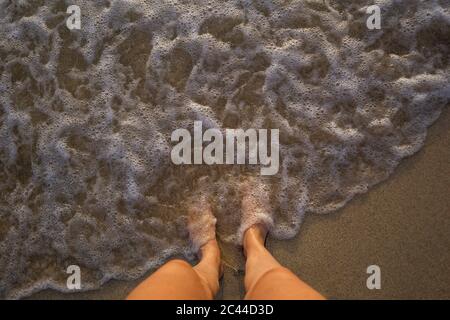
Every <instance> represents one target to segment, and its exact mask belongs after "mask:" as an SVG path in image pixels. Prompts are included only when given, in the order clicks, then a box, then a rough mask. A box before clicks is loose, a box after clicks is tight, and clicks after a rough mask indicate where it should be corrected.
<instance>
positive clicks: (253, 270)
mask: <svg viewBox="0 0 450 320" xmlns="http://www.w3.org/2000/svg"><path fill="white" fill-rule="evenodd" d="M241 192H242V193H243V198H242V220H241V232H242V233H243V236H242V237H243V246H244V254H245V255H246V257H247V261H246V264H245V279H244V281H245V289H246V292H247V294H246V296H245V298H246V299H255V300H256V299H258V300H264V299H267V300H275V299H301V300H303V299H324V298H323V296H322V295H321V294H320V293H318V292H317V291H315V290H314V289H312V288H311V287H310V286H308V285H307V284H306V283H304V282H303V281H302V280H300V279H299V278H298V277H297V276H296V275H295V274H293V273H292V272H291V271H290V270H288V269H286V268H284V267H283V266H282V265H281V264H279V263H278V261H277V260H275V258H274V257H273V256H272V255H271V254H270V252H269V251H268V250H267V249H266V248H265V246H264V241H265V239H266V235H267V232H268V230H269V229H270V228H271V227H272V225H273V220H272V215H271V212H272V208H271V206H270V194H269V187H268V186H267V185H264V183H263V181H257V180H256V179H255V178H247V179H246V180H245V181H244V183H242V184H241Z"/></svg>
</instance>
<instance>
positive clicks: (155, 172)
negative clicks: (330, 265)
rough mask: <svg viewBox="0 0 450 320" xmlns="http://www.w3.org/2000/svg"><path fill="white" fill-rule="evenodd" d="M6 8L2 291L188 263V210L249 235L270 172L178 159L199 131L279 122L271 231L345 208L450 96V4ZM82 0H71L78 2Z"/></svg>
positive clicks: (231, 232) (388, 169) (382, 175)
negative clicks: (196, 207) (250, 195)
mask: <svg viewBox="0 0 450 320" xmlns="http://www.w3.org/2000/svg"><path fill="white" fill-rule="evenodd" d="M372 3H373V1H362V0H361V1H332V0H331V1H326V2H323V1H312V0H311V1H306V0H304V1H288V0H285V1H281V0H279V1H276V0H261V1H254V0H253V1H251V0H241V1H218V0H215V1H213V0H210V1H199V0H197V1H161V0H160V1H131V0H128V1H77V4H78V5H79V6H80V7H81V11H82V28H81V30H79V31H76V30H73V31H70V30H69V29H68V28H67V27H66V24H65V18H66V16H67V15H66V13H65V12H66V8H67V7H68V5H69V3H67V4H66V3H65V1H62V0H60V1H44V0H20V1H7V0H3V1H0V78H1V81H0V296H1V297H8V298H18V297H22V296H26V295H29V294H31V293H32V292H34V291H37V290H40V289H43V288H48V287H51V288H56V289H58V290H63V291H64V290H67V289H66V277H67V274H66V273H65V270H66V268H67V266H68V265H71V264H77V265H79V266H80V267H81V270H82V281H83V282H82V285H83V289H94V288H98V287H99V286H100V285H101V284H102V283H104V282H105V281H107V280H108V279H111V278H117V279H131V278H136V277H139V276H140V275H142V274H143V273H144V272H145V271H146V270H148V269H149V268H151V267H153V266H156V265H158V264H160V263H162V262H163V261H164V260H165V259H166V258H167V257H169V256H171V255H174V254H183V255H185V256H186V257H188V258H191V257H192V252H191V249H190V246H189V241H188V233H187V230H186V220H187V219H186V199H187V198H189V197H191V196H192V195H195V194H197V193H198V192H205V193H208V194H209V195H210V197H211V201H212V203H213V209H214V213H215V215H216V217H217V221H218V234H219V237H220V239H221V240H222V241H228V242H234V241H236V239H237V238H238V236H239V235H238V230H239V225H240V217H241V214H240V205H239V201H240V200H239V199H240V197H239V191H238V187H237V186H238V184H239V181H240V180H242V179H243V178H242V177H244V176H245V175H256V176H259V167H257V166H230V165H229V166H226V165H218V166H206V165H200V166H199V165H196V166H174V165H172V164H171V160H170V149H171V147H172V145H173V144H172V143H171V141H170V135H171V133H172V131H173V130H175V129H178V128H192V125H193V122H194V121H196V120H201V121H203V126H204V127H205V128H208V127H211V128H212V127H217V128H277V129H280V143H281V149H280V154H281V158H280V159H281V164H280V172H279V173H278V174H277V175H275V176H272V177H264V178H259V179H264V180H265V183H267V184H268V185H269V186H270V188H271V200H272V204H273V210H274V212H275V215H274V218H275V228H274V230H273V235H274V236H275V237H278V238H289V237H292V236H293V235H295V234H296V233H297V232H298V230H299V227H300V224H301V220H302V218H303V216H304V215H305V213H309V214H320V213H328V212H332V211H334V210H336V209H338V208H340V207H342V206H343V205H344V204H345V203H346V202H347V201H348V200H350V199H351V198H352V197H353V196H354V195H356V194H358V193H364V192H366V191H367V190H368V189H369V188H370V187H371V186H373V185H374V184H376V183H378V182H380V181H382V180H384V179H386V178H387V177H388V176H389V175H390V174H391V173H392V172H393V170H394V169H395V167H396V166H397V165H398V163H399V161H400V160H401V159H402V158H404V157H406V156H409V155H412V154H413V153H415V152H416V151H418V150H419V149H420V147H421V146H422V145H423V142H424V139H425V136H426V130H427V127H428V126H429V125H430V124H432V123H433V122H434V121H435V120H436V119H437V118H438V117H439V115H440V112H441V110H442V108H444V107H445V106H446V105H448V103H449V100H450V84H449V83H450V81H449V79H450V70H449V59H450V12H449V7H450V1H448V0H440V1H439V0H436V1H418V0H404V1H389V0H385V1H375V3H376V4H378V5H380V7H381V8H382V29H381V30H373V31H370V30H368V29H367V28H366V19H367V17H368V15H367V14H365V9H364V8H365V7H366V6H367V5H369V4H372ZM70 4H72V3H70Z"/></svg>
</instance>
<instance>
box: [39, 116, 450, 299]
mask: <svg viewBox="0 0 450 320" xmlns="http://www.w3.org/2000/svg"><path fill="white" fill-rule="evenodd" d="M449 159H450V112H449V110H448V108H447V109H445V110H444V113H443V114H442V116H441V117H440V118H439V120H438V121H437V122H436V123H435V125H434V126H433V127H432V128H431V129H430V130H429V135H428V138H427V142H426V144H425V146H424V147H423V149H422V150H420V152H418V153H417V154H416V155H414V156H412V157H410V158H408V159H406V160H404V161H403V162H402V163H401V164H400V166H399V167H398V168H397V170H396V171H395V173H394V174H393V176H391V177H390V178H389V179H388V180H387V181H385V182H384V183H381V184H379V185H378V186H376V187H375V188H373V189H372V190H371V191H369V192H368V193H367V194H364V195H361V196H358V197H356V198H355V199H354V200H353V201H351V202H350V203H349V204H348V205H347V206H346V207H344V208H343V209H341V210H339V211H338V212H335V213H332V214H329V215H323V216H318V215H315V216H307V217H306V218H305V221H304V223H303V225H302V227H301V230H300V233H299V235H298V236H297V237H296V238H294V239H292V240H288V241H275V240H273V239H270V238H269V239H268V243H267V245H268V247H269V249H270V251H271V252H273V254H274V256H275V257H276V258H277V259H278V260H279V261H280V262H281V263H282V264H284V265H285V266H287V267H288V268H290V269H292V270H293V271H294V272H295V273H297V274H298V275H299V276H300V277H301V278H302V279H304V280H305V281H306V282H308V283H309V284H311V285H312V286H313V287H315V288H316V289H317V290H319V291H320V292H321V293H323V294H324V295H325V296H326V297H328V298H330V299H431V298H435V299H450V272H449V266H450V250H449V248H450V196H449V187H450V165H449ZM223 252H224V258H225V261H226V267H225V274H224V278H223V280H222V289H221V292H220V293H219V296H218V299H240V298H242V297H243V296H244V294H245V292H244V288H243V285H242V283H243V258H242V255H241V252H240V251H239V250H237V249H236V248H234V247H224V248H223ZM373 264H375V265H378V266H380V268H381V289H380V290H369V289H367V287H366V279H367V277H368V274H367V273H366V269H367V267H368V266H369V265H373ZM148 274H150V272H149V273H148ZM140 280H142V279H139V280H136V281H111V282H109V283H107V284H105V285H104V286H103V288H102V289H100V290H97V291H91V292H82V293H74V294H64V293H58V292H55V291H50V290H46V291H43V292H40V293H38V294H35V295H33V296H32V297H30V298H32V299H122V298H124V297H125V296H126V295H127V293H128V292H129V291H130V290H131V289H132V288H133V287H134V286H135V285H136V284H137V283H138V282H139V281H140Z"/></svg>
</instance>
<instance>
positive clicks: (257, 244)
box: [243, 224, 267, 256]
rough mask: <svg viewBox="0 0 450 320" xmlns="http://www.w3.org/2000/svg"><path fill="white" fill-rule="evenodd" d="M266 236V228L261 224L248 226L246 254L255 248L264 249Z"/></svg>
mask: <svg viewBox="0 0 450 320" xmlns="http://www.w3.org/2000/svg"><path fill="white" fill-rule="evenodd" d="M266 236H267V231H266V228H265V227H264V226H262V225H260V224H257V225H254V226H252V227H250V228H248V229H247V230H246V231H245V233H244V241H243V247H244V254H245V255H246V256H247V253H248V252H249V251H252V250H253V249H264V248H265V245H264V244H265V241H266Z"/></svg>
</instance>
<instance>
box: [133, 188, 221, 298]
mask: <svg viewBox="0 0 450 320" xmlns="http://www.w3.org/2000/svg"><path fill="white" fill-rule="evenodd" d="M197 198H198V199H196V200H195V201H192V202H191V203H190V204H189V210H188V211H189V212H188V215H189V219H188V229H189V235H190V238H191V243H192V247H193V249H194V250H195V251H196V252H199V256H200V262H199V263H198V264H197V265H196V266H194V267H191V265H189V263H187V262H186V261H182V260H172V261H170V262H168V263H166V264H165V265H163V266H162V267H161V268H160V269H158V270H157V271H156V272H155V273H153V274H152V275H151V276H150V277H148V278H147V279H146V280H144V281H143V282H142V283H141V284H140V285H139V286H137V287H136V289H134V290H133V291H132V292H131V293H130V295H129V296H128V298H127V299H131V300H209V299H213V298H214V296H215V295H216V293H217V291H218V290H219V278H220V276H221V274H222V268H221V267H222V264H221V261H220V249H219V246H218V245H217V241H216V231H215V230H216V226H215V224H216V219H215V217H214V215H213V214H212V211H211V207H210V205H209V203H208V201H207V198H206V197H205V196H203V195H200V196H198V197H197Z"/></svg>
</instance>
